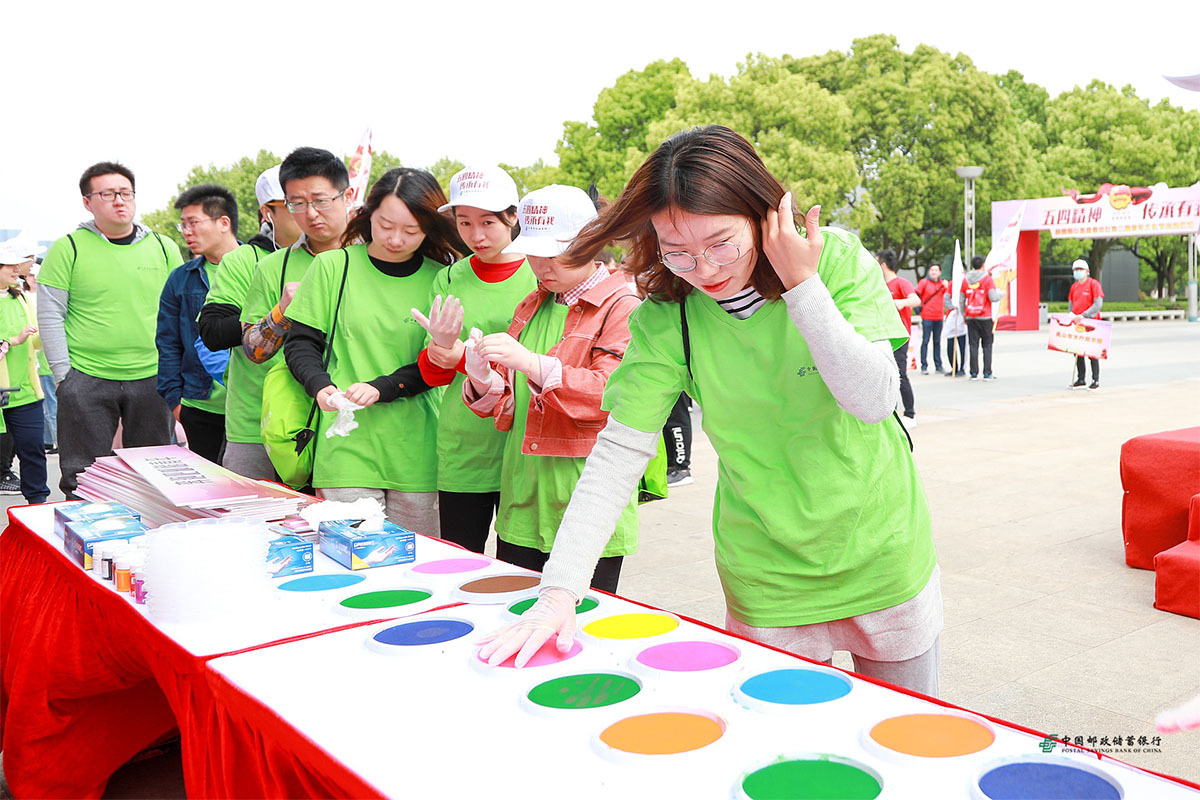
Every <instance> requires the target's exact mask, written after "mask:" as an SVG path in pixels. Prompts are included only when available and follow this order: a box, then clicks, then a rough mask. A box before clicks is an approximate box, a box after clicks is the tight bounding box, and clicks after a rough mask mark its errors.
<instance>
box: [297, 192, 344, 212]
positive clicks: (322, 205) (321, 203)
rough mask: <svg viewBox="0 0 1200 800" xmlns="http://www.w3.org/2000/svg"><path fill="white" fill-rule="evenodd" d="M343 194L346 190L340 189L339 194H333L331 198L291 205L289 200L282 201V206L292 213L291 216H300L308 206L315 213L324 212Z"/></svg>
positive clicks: (299, 201) (314, 199)
mask: <svg viewBox="0 0 1200 800" xmlns="http://www.w3.org/2000/svg"><path fill="white" fill-rule="evenodd" d="M345 193H346V190H345V189H342V190H341V191H340V192H338V193H337V194H335V195H334V196H333V197H314V198H313V199H312V200H310V201H308V202H305V201H303V200H297V201H296V202H294V203H293V202H292V201H291V200H286V201H284V205H285V206H287V210H288V211H290V212H292V213H293V214H302V213H304V212H305V211H308V207H309V206H312V207H313V208H315V209H316V210H317V211H325V210H327V209H328V208H330V207H331V206H332V205H333V201H334V200H337V199H338V198H339V197H341V196H342V195H344V194H345Z"/></svg>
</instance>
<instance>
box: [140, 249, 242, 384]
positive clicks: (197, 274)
mask: <svg viewBox="0 0 1200 800" xmlns="http://www.w3.org/2000/svg"><path fill="white" fill-rule="evenodd" d="M207 296H208V270H207V269H206V268H205V260H204V256H197V257H196V258H193V259H192V260H191V261H189V262H187V263H186V264H184V265H183V266H180V267H176V268H175V269H174V270H173V271H172V272H171V274H170V275H169V276H168V277H167V283H166V285H165V286H163V290H162V296H161V297H160V298H159V301H158V333H157V334H156V335H155V337H154V338H155V344H156V345H157V346H158V393H159V394H160V395H162V398H163V399H164V400H166V401H167V405H168V406H169V407H170V408H174V407H175V406H177V405H179V399H180V398H181V397H186V398H188V399H189V400H205V399H207V398H208V396H209V395H210V394H212V384H213V377H212V376H211V375H210V374H209V373H208V371H207V370H206V369H205V365H204V363H203V362H202V361H201V359H200V356H199V355H198V354H197V352H196V340H197V338H198V337H199V336H200V326H199V325H198V324H197V322H196V318H197V317H198V316H200V309H201V307H203V305H204V299H205V298H206V297H207ZM226 352H227V351H226Z"/></svg>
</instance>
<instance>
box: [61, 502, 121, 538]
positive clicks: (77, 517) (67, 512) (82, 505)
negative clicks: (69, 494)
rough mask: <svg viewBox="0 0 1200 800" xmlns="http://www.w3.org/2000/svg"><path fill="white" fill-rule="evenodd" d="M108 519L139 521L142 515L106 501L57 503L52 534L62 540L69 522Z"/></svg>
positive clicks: (119, 504)
mask: <svg viewBox="0 0 1200 800" xmlns="http://www.w3.org/2000/svg"><path fill="white" fill-rule="evenodd" d="M108 517H132V518H133V519H141V518H142V515H141V514H139V513H137V512H136V511H134V510H133V509H132V508H130V507H129V506H127V505H125V504H124V503H112V502H108V501H104V502H96V503H92V502H89V501H87V500H74V501H72V502H70V503H59V504H58V505H56V506H55V507H54V534H55V535H56V536H58V537H59V538H60V539H62V538H65V537H66V533H67V523H69V522H83V521H85V520H94V519H107V518H108Z"/></svg>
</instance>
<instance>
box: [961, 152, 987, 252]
mask: <svg viewBox="0 0 1200 800" xmlns="http://www.w3.org/2000/svg"><path fill="white" fill-rule="evenodd" d="M954 172H955V174H956V175H958V177H960V178H962V179H963V180H964V181H965V182H966V183H965V184H964V186H963V251H964V252H965V253H966V255H965V260H966V262H967V263H966V267H967V269H970V268H971V259H972V258H974V257H975V179H976V178H978V177H979V176H980V175H982V174H983V167H955V168H954Z"/></svg>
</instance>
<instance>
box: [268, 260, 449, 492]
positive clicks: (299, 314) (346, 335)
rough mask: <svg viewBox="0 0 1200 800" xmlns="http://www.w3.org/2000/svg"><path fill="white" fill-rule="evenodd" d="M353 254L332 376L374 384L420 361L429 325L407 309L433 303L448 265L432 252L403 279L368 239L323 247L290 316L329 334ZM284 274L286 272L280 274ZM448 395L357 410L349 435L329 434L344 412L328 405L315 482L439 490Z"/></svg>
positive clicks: (342, 385)
mask: <svg viewBox="0 0 1200 800" xmlns="http://www.w3.org/2000/svg"><path fill="white" fill-rule="evenodd" d="M346 253H349V267H348V269H349V272H348V274H347V276H346V288H345V292H344V294H343V296H342V305H341V310H340V311H339V312H338V324H337V330H336V331H335V332H334V335H333V356H332V358H331V359H330V361H329V374H330V377H331V378H332V379H333V383H334V385H336V386H337V387H338V388H339V389H341V390H342V391H345V390H346V389H347V388H348V387H349V386H350V384H352V383H365V382H367V381H371V380H374V379H375V378H378V377H379V376H380V375H388V374H391V373H393V372H395V371H396V370H397V369H399V368H400V367H403V366H405V365H406V364H413V363H416V360H417V356H418V355H419V354H420V352H421V349H422V348H423V347H424V345H425V329H424V328H422V327H421V326H420V325H419V324H417V321H416V320H415V319H413V318H412V315H411V314H409V313H408V310H409V309H410V308H414V307H415V308H421V307H422V306H424V305H426V304H427V303H428V302H429V290H430V288H432V286H433V279H434V276H436V275H437V273H438V271H439V270H440V269H442V266H443V265H441V264H438V263H437V262H436V261H432V260H430V259H425V262H424V263H423V264H422V265H421V266H420V267H419V268H418V269H417V271H416V272H415V273H413V274H412V275H409V276H408V277H406V278H394V277H391V276H388V275H384V274H383V273H382V272H380V271H379V270H378V269H376V268H375V266H374V265H373V264H372V263H371V261H370V259H369V258H368V257H367V248H366V246H365V245H353V246H351V247H348V248H346V249H345V250H332V251H330V252H328V253H321V254H320V255H319V256H317V257H316V259H315V260H314V261H313V265H312V268H311V269H309V271H308V274H307V275H305V276H304V279H303V280H302V281H301V282H300V289H299V290H298V291H297V292H296V296H295V297H294V298H293V299H292V302H291V304H290V305H289V306H288V308H287V316H288V317H289V318H291V319H293V320H295V321H296V322H299V323H301V324H304V325H308V326H309V327H311V328H316V329H317V330H320V331H324V332H325V334H326V335H328V334H329V330H330V327H331V325H332V322H333V311H334V307H335V305H336V304H337V296H338V287H339V286H341V283H342V269H343V265H344V264H345V263H346ZM289 269H290V264H289ZM275 275H276V278H278V272H276V273H275ZM256 278H257V276H256ZM275 286H276V288H278V286H279V283H278V280H276V283H275ZM285 346H286V345H285ZM441 402H442V389H440V388H438V389H432V390H430V391H428V392H423V393H421V394H419V395H417V396H415V397H401V398H399V399H397V400H394V401H393V402H390V403H382V402H381V403H376V404H375V405H373V406H370V407H368V408H364V409H362V410H361V411H356V412H354V421H355V422H357V423H358V427H357V428H355V429H354V430H353V431H351V432H350V435H349V436H345V437H343V436H334V437H331V438H326V437H325V434H324V431H325V430H326V429H327V428H328V427H329V426H330V424H331V423H332V422H333V420H334V419H335V418H336V415H335V414H334V413H331V412H321V414H320V417H321V418H320V420H319V422H318V427H317V438H316V445H317V451H316V457H315V459H314V467H313V486H314V487H315V488H319V489H342V488H367V489H392V490H395V491H400V492H433V491H436V490H437V425H438V407H439V406H440V405H441Z"/></svg>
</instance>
